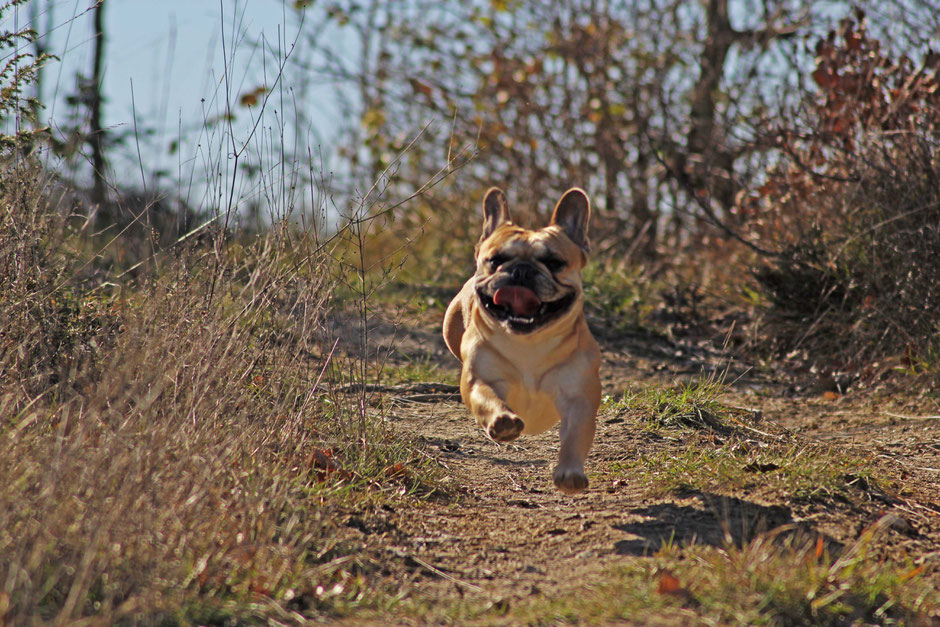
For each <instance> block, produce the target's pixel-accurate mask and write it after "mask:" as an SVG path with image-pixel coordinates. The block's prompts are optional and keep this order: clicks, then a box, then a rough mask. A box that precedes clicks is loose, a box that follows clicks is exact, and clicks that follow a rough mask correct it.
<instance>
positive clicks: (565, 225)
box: [551, 187, 591, 252]
mask: <svg viewBox="0 0 940 627" xmlns="http://www.w3.org/2000/svg"><path fill="white" fill-rule="evenodd" d="M590 217H591V201H590V200H588V197H587V194H586V193H584V190H583V189H581V188H580V187H572V188H571V189H569V190H568V191H567V192H565V195H564V196H562V197H561V200H559V201H558V204H557V205H555V211H554V212H553V213H552V221H551V224H557V225H558V226H560V227H561V228H562V229H563V230H564V231H565V235H567V236H568V237H569V238H570V239H571V241H572V242H574V243H575V244H577V245H578V246H580V247H581V250H583V251H584V252H588V251H590V249H591V245H590V242H589V241H588V234H587V231H588V220H589V219H590Z"/></svg>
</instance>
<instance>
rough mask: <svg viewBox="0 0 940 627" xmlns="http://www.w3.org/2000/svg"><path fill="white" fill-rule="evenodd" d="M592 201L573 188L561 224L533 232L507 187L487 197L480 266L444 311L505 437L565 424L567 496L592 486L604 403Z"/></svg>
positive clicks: (557, 216) (479, 403) (478, 395)
mask: <svg viewBox="0 0 940 627" xmlns="http://www.w3.org/2000/svg"><path fill="white" fill-rule="evenodd" d="M590 212H591V208H590V202H589V201H588V197H587V195H586V194H585V193H584V191H583V190H581V189H578V188H572V189H570V190H568V191H567V192H565V194H564V196H562V198H561V200H559V201H558V204H557V205H556V206H555V211H554V213H553V214H552V219H551V222H550V223H549V225H548V226H546V227H545V228H543V229H539V230H536V231H530V230H528V229H524V228H521V227H519V226H516V225H515V224H513V223H512V221H511V220H510V217H509V207H508V205H507V202H506V196H505V195H504V194H503V192H502V191H500V190H499V189H497V188H495V187H494V188H492V189H490V190H489V191H488V192H487V193H486V197H485V198H484V200H483V235H482V236H481V237H480V242H479V244H478V245H477V254H476V261H477V271H476V274H475V275H474V276H473V277H471V278H470V280H469V281H467V282H466V283H465V284H464V286H463V288H462V289H461V290H460V293H459V294H457V296H456V297H455V298H454V300H453V301H451V303H450V305H449V306H448V307H447V313H446V314H445V315H444V340H445V341H446V342H447V347H448V348H450V351H451V352H452V353H453V354H454V355H455V356H456V357H457V358H458V359H460V361H462V362H463V369H462V372H461V375H460V394H461V396H462V397H463V401H464V403H465V404H466V405H467V407H468V408H469V409H470V413H472V414H473V416H474V417H475V418H476V420H477V424H479V425H480V426H481V427H483V429H484V430H485V431H486V433H487V435H488V436H489V437H490V438H492V439H493V440H496V441H497V442H509V441H511V440H514V439H515V438H517V437H518V436H519V435H520V434H534V433H541V432H543V431H545V430H547V429H549V428H550V427H552V426H553V425H554V424H555V423H557V422H559V421H560V422H561V450H560V452H559V455H558V465H557V466H555V471H554V473H553V475H552V478H553V479H554V481H555V486H556V487H557V488H558V489H559V490H561V491H562V492H565V493H567V494H575V493H577V492H581V491H583V490H584V489H586V488H587V486H588V479H587V476H586V475H585V474H584V460H585V459H586V458H587V455H588V452H589V451H590V450H591V444H592V443H593V441H594V421H595V418H596V416H597V408H598V406H599V405H600V398H601V383H600V377H599V375H598V370H599V368H600V350H599V348H598V346H597V342H596V341H595V340H594V338H593V337H592V336H591V332H590V330H589V329H588V326H587V322H586V321H585V319H584V312H583V300H582V291H581V270H582V268H584V264H585V263H586V261H587V253H588V248H589V245H588V237H587V228H588V218H589V217H590Z"/></svg>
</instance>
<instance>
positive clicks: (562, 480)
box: [552, 397, 598, 494]
mask: <svg viewBox="0 0 940 627" xmlns="http://www.w3.org/2000/svg"><path fill="white" fill-rule="evenodd" d="M557 407H558V410H559V413H560V414H561V450H560V451H559V453H558V465H557V466H555V471H554V472H553V473H552V479H553V480H554V482H555V487H556V488H558V489H559V490H561V491H562V492H564V493H565V494H577V493H578V492H583V491H584V490H586V489H587V487H588V478H587V475H586V474H584V460H586V459H587V456H588V453H589V452H590V451H591V444H593V442H594V430H595V424H596V422H595V421H596V417H597V409H598V405H597V403H595V402H593V401H592V400H591V399H590V398H586V397H579V398H562V399H560V401H559V402H557Z"/></svg>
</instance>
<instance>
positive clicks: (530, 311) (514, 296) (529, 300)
mask: <svg viewBox="0 0 940 627" xmlns="http://www.w3.org/2000/svg"><path fill="white" fill-rule="evenodd" d="M493 302H494V303H496V304H497V305H500V306H506V307H509V308H510V309H512V312H513V313H514V314H516V315H517V316H533V315H535V312H536V311H538V310H539V307H541V306H542V301H540V300H539V297H538V296H536V295H535V292H533V291H532V290H530V289H529V288H527V287H521V286H519V285H507V286H505V287H501V288H499V289H498V290H496V293H495V294H493Z"/></svg>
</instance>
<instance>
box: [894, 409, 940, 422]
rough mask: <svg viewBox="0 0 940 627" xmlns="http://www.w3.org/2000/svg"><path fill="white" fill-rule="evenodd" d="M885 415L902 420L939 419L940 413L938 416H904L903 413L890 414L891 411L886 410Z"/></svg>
mask: <svg viewBox="0 0 940 627" xmlns="http://www.w3.org/2000/svg"><path fill="white" fill-rule="evenodd" d="M885 416H890V417H891V418H901V419H903V420H940V415H938V416H905V415H904V414H892V413H891V412H888V411H886V412H885Z"/></svg>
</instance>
